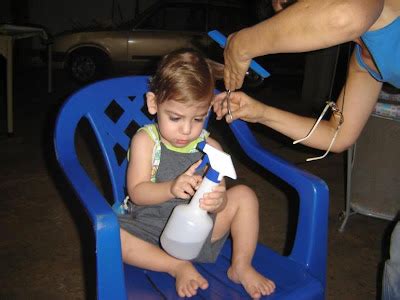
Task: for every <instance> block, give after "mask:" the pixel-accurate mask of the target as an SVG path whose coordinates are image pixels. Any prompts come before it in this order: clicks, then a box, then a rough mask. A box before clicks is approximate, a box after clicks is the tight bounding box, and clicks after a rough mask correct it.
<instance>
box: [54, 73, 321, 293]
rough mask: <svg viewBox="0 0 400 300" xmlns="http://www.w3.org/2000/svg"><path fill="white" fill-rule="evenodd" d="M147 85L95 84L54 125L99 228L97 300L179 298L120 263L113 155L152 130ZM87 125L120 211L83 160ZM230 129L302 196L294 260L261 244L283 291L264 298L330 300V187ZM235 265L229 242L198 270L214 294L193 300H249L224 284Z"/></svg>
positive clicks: (65, 161) (259, 265)
mask: <svg viewBox="0 0 400 300" xmlns="http://www.w3.org/2000/svg"><path fill="white" fill-rule="evenodd" d="M147 80H148V78H147V77H145V76H132V77H121V78H115V79H109V80H105V81H100V82H97V83H94V84H91V85H89V86H87V87H85V88H83V89H81V90H79V91H78V92H76V93H75V94H73V95H72V96H70V97H69V99H68V100H67V101H66V102H65V104H64V105H63V107H62V109H61V111H60V113H59V116H58V119H57V123H56V128H55V150H56V155H57V159H58V161H59V164H60V165H61V168H62V169H63V171H64V172H65V175H66V177H67V178H68V180H69V181H70V183H71V184H72V186H73V188H74V189H75V191H76V193H77V195H78V197H79V199H80V201H81V203H82V205H83V207H84V208H85V210H86V212H87V214H88V215H89V218H90V220H91V222H92V224H93V230H94V233H95V243H96V264H97V297H98V299H113V300H116V299H175V298H179V297H178V295H177V294H176V292H175V283H174V279H173V278H172V277H171V276H169V275H168V274H164V273H157V272H152V271H148V270H143V269H140V268H136V267H133V266H129V265H125V264H123V262H122V258H121V245H120V236H119V224H118V220H117V215H116V213H115V211H118V207H119V205H120V203H121V201H122V200H123V199H124V198H125V172H126V166H127V161H126V159H124V160H123V161H121V160H119V159H118V158H117V155H116V150H115V149H116V148H120V149H121V148H122V149H124V150H125V151H126V150H127V149H128V147H129V142H130V137H129V136H128V135H127V134H126V133H125V132H126V131H127V128H128V127H130V128H131V126H132V124H133V123H136V124H137V125H138V126H142V125H144V124H147V123H149V122H150V120H149V119H148V117H147V116H146V114H145V113H144V112H143V111H142V108H143V105H144V94H145V93H146V91H147ZM110 105H113V106H114V107H115V106H118V107H119V108H118V109H117V110H118V111H119V114H118V118H115V116H114V119H111V118H110V117H109V114H108V113H106V112H107V111H108V109H109V108H110ZM82 119H86V120H87V121H88V122H89V124H90V125H91V127H92V128H93V131H94V133H95V136H96V137H97V140H98V143H99V146H100V148H101V151H102V154H103V156H104V161H105V163H106V167H107V170H108V173H109V178H110V181H111V185H112V191H113V197H114V199H115V204H114V210H113V208H112V207H111V206H110V204H109V203H108V202H107V200H106V199H105V198H104V196H103V195H102V193H101V192H100V191H99V190H98V188H97V187H96V185H95V183H94V182H93V181H92V180H91V178H90V177H89V176H88V174H87V172H86V171H85V169H84V168H83V167H82V165H81V163H80V161H79V160H78V156H77V152H76V149H75V134H76V129H77V126H78V123H79V122H80V121H81V120H82ZM132 122H133V123H132ZM230 128H231V129H232V131H233V133H234V136H235V137H236V139H237V141H238V142H239V144H240V146H241V147H242V149H243V150H244V152H245V153H246V154H247V155H248V156H249V157H250V158H251V159H253V160H254V161H256V162H257V163H259V164H260V165H261V166H262V167H264V168H265V169H267V170H268V171H270V172H271V173H273V174H275V175H276V176H278V177H279V178H281V179H282V180H284V181H285V182H287V183H288V184H289V185H291V186H292V187H294V188H295V189H296V190H297V192H298V194H299V201H300V202H299V216H298V223H297V229H296V236H295V240H294V245H293V248H292V251H291V253H290V255H288V256H282V255H280V254H279V253H276V252H274V251H273V250H271V249H269V248H268V247H266V246H264V245H261V244H259V245H258V246H257V249H256V253H255V256H254V260H253V265H254V266H255V268H256V269H257V270H259V271H260V272H261V273H263V274H264V275H266V276H267V277H269V278H271V279H272V280H274V282H275V283H276V286H277V288H276V291H275V293H274V294H272V295H270V296H269V297H266V298H268V299H296V300H299V299H308V300H309V299H324V294H325V277H326V257H327V223H328V188H327V186H326V184H325V183H324V182H323V181H322V180H320V179H319V178H317V177H315V176H313V175H311V174H309V173H306V172H304V171H302V170H300V169H298V168H297V167H295V166H293V165H291V164H290V163H288V162H286V161H284V160H282V159H281V158H279V157H277V156H275V155H273V154H271V153H269V152H268V151H267V150H265V149H263V148H262V147H261V146H260V145H259V144H258V142H257V141H256V139H255V138H254V136H253V134H252V133H251V131H250V130H249V128H248V126H247V124H246V123H245V122H242V121H235V122H233V123H232V124H231V125H230ZM226 151H228V152H229V149H226ZM138 255H140V254H138ZM230 257H231V242H230V241H229V240H228V241H227V242H226V244H225V245H224V248H223V250H222V252H221V254H220V256H219V257H218V260H217V262H216V263H215V264H196V267H197V269H198V270H199V271H200V272H201V274H202V275H203V276H205V277H206V278H207V280H208V281H209V283H210V286H209V288H208V289H207V290H205V291H203V290H200V291H199V292H198V295H196V296H195V297H194V299H244V298H248V296H247V293H246V292H245V290H244V289H243V288H242V286H241V285H238V284H235V283H232V282H231V281H230V280H229V279H228V278H227V276H226V270H227V268H228V267H229V264H230Z"/></svg>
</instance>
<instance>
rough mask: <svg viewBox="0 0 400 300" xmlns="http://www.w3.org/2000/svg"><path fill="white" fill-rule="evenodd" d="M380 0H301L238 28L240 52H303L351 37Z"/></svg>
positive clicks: (367, 23)
mask: <svg viewBox="0 0 400 300" xmlns="http://www.w3.org/2000/svg"><path fill="white" fill-rule="evenodd" d="M383 2H384V1H383V0H341V1H339V0H326V1H321V0H303V1H298V2H296V3H295V4H293V5H291V6H290V7H288V8H286V9H284V10H282V11H281V12H279V13H277V14H276V15H275V16H273V17H271V18H269V19H267V20H265V21H263V22H261V23H258V24H256V25H254V26H252V27H249V28H245V29H243V30H242V31H240V32H238V34H237V35H238V37H237V45H238V46H239V44H240V54H241V55H242V56H243V58H247V59H251V58H254V57H257V56H261V55H266V54H273V53H289V52H306V51H311V50H316V49H322V48H326V47H330V46H333V45H338V44H340V43H343V42H347V41H351V40H354V39H355V38H358V37H359V36H360V35H361V34H363V33H364V32H365V31H367V30H368V29H369V28H370V27H371V26H372V25H373V24H374V23H375V21H376V20H377V18H378V17H379V15H380V13H381V11H382V7H383Z"/></svg>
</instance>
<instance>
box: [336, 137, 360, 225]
mask: <svg viewBox="0 0 400 300" xmlns="http://www.w3.org/2000/svg"><path fill="white" fill-rule="evenodd" d="M355 149H356V145H353V146H352V147H351V148H349V149H348V150H347V164H346V195H345V198H346V199H345V210H344V211H342V213H341V216H340V217H341V218H343V221H342V225H340V228H339V232H343V231H344V228H345V226H346V223H347V220H348V219H349V217H350V216H351V215H353V214H354V213H355V212H354V211H352V209H351V172H352V169H353V161H354V154H355Z"/></svg>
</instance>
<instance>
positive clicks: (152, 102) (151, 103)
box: [146, 92, 157, 115]
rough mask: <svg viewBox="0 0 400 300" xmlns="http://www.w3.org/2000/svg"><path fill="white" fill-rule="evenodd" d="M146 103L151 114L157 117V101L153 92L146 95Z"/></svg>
mask: <svg viewBox="0 0 400 300" xmlns="http://www.w3.org/2000/svg"><path fill="white" fill-rule="evenodd" d="M146 103H147V110H148V112H149V114H151V115H155V114H156V113H157V100H156V95H155V94H154V93H153V92H147V93H146Z"/></svg>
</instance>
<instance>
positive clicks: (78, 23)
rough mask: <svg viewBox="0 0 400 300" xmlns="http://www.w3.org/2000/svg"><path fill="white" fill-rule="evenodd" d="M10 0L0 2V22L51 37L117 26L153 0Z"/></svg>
mask: <svg viewBox="0 0 400 300" xmlns="http://www.w3.org/2000/svg"><path fill="white" fill-rule="evenodd" d="M12 1H13V0H1V1H0V12H1V14H0V23H14V24H25V25H26V24H31V25H37V26H42V27H44V28H45V29H46V30H47V31H48V32H49V33H50V34H53V35H54V34H57V33H60V32H63V31H66V30H71V29H77V28H79V27H83V26H90V25H95V24H96V23H101V24H109V23H110V22H112V21H114V22H117V23H119V22H120V21H121V18H122V20H128V19H131V18H133V17H134V15H135V9H136V4H137V3H139V6H138V7H139V10H140V11H143V10H144V9H145V8H147V7H148V6H149V5H151V4H153V3H155V2H156V0H150V1H147V0H83V1H82V0H63V1H62V0H57V1H54V0H23V1H19V3H20V4H21V3H22V4H23V5H18V6H17V8H18V7H19V8H18V9H17V11H16V9H15V8H13V7H12Z"/></svg>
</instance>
